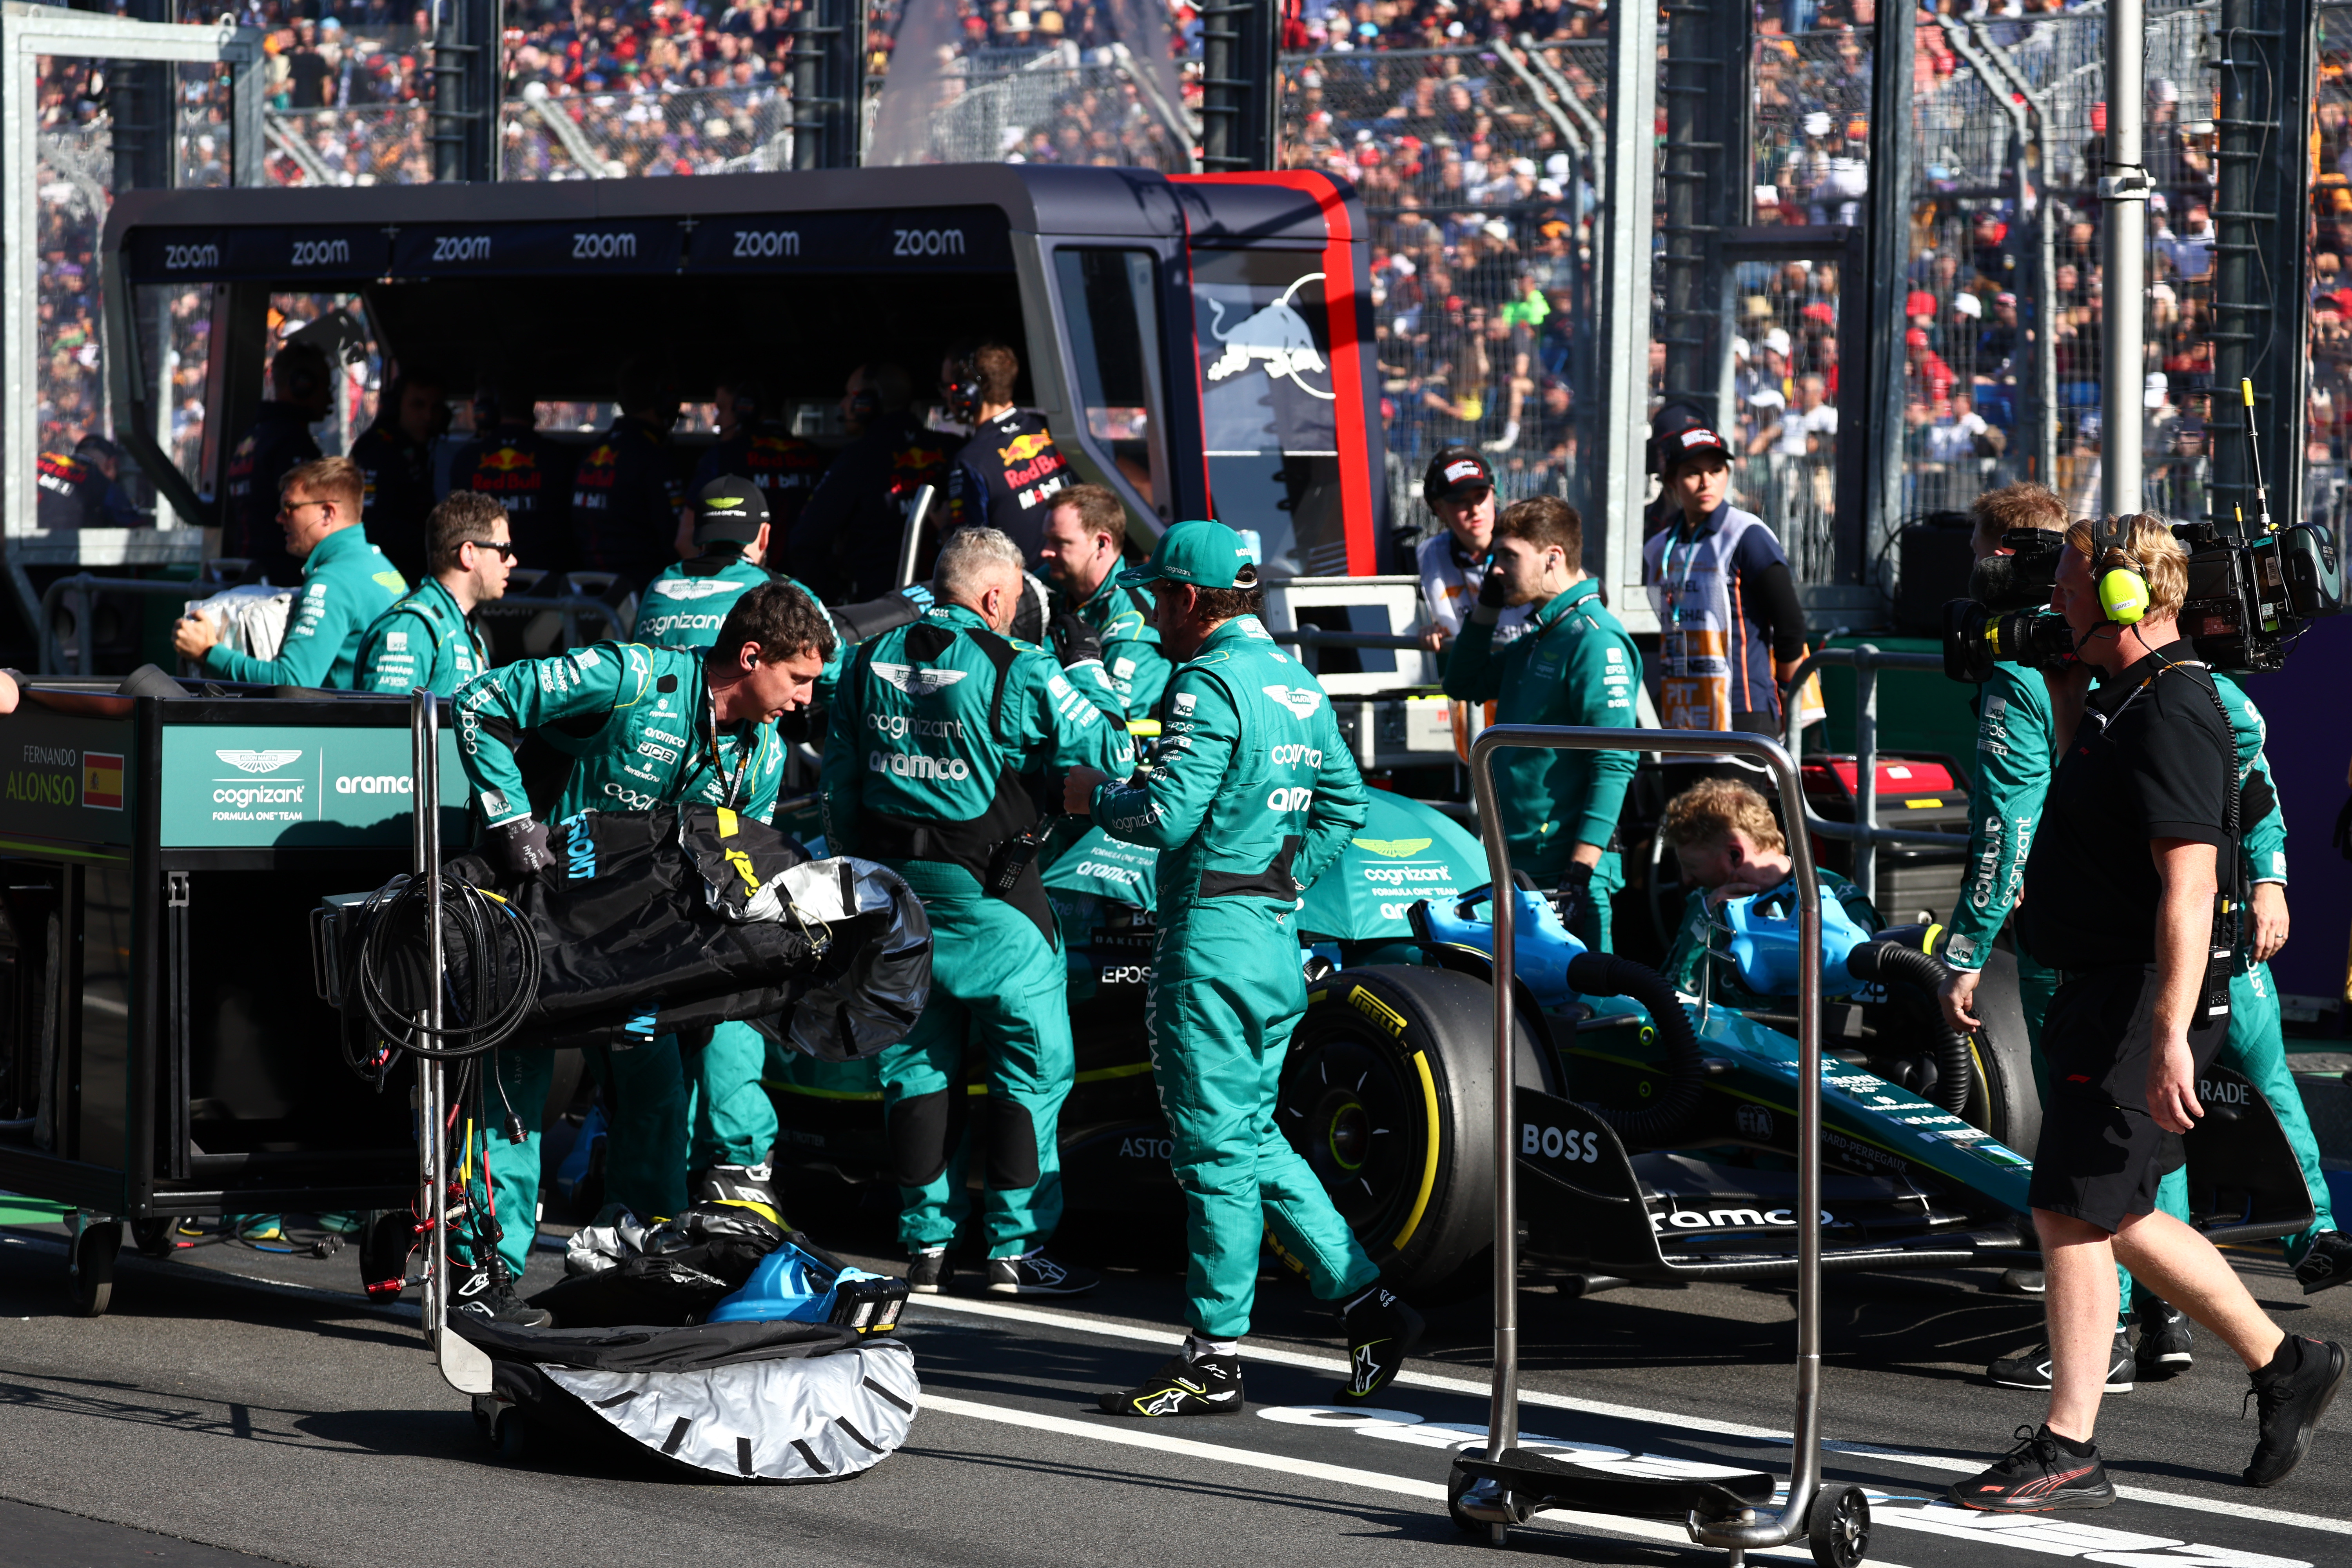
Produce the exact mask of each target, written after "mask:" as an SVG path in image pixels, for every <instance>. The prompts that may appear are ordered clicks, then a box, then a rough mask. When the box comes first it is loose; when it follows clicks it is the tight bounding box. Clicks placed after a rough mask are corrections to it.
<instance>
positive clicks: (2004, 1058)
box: [1960, 948, 2042, 1155]
mask: <svg viewBox="0 0 2352 1568" xmlns="http://www.w3.org/2000/svg"><path fill="white" fill-rule="evenodd" d="M1976 1016H1977V1017H1978V1018H1979V1019H1980V1020H1981V1021H1982V1022H1983V1024H1984V1027H1983V1028H1981V1029H1979V1030H1978V1031H1977V1032H1976V1033H1975V1034H1974V1035H1973V1036H1971V1037H1969V1054H1970V1055H1971V1056H1972V1057H1973V1058H1974V1059H1975V1064H1976V1074H1975V1077H1976V1082H1975V1083H1974V1084H1973V1085H1972V1086H1971V1087H1970V1088H1969V1102H1968V1104H1967V1105H1966V1106H1965V1107H1963V1108H1962V1109H1961V1111H1960V1118H1961V1120H1962V1121H1966V1122H1968V1123H1969V1125H1970V1126H1972V1127H1981V1128H1983V1129H1984V1130H1985V1131H1987V1132H1990V1133H1991V1134H1992V1135H1993V1136H1994V1137H1995V1138H1998V1139H2000V1141H2001V1142H2003V1143H2006V1144H2008V1145H2009V1146H2010V1147H2011V1148H2012V1149H2014V1150H2016V1151H2017V1152H2020V1153H2021V1154H2026V1155H2031V1154H2032V1152H2033V1146H2034V1145H2035V1144H2036V1143H2039V1142H2041V1141H2042V1091H2041V1089H2040V1087H2039V1086H2038V1085H2037V1084H2036V1083H2035V1082H2034V1080H2033V1050H2032V1046H2031V1045H2030V1044H2029V1043H2028V1041H2027V1038H2026V1034H2025V1007H2024V1005H2023V1004H2022V1002H2021V1000H2020V998H2019V995H2018V986H2017V959H2016V957H2015V955H2014V954H2011V953H2008V952H2002V951H2001V950H2000V949H1999V948H1995V949H1993V951H1992V955H1991V956H1990V958H1988V959H1987V960H1986V961H1985V966H1984V971H1983V973H1982V975H1981V977H1980V978H1979V980H1978V981H1977V994H1976Z"/></svg>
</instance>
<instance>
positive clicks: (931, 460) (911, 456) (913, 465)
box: [890, 447, 948, 477]
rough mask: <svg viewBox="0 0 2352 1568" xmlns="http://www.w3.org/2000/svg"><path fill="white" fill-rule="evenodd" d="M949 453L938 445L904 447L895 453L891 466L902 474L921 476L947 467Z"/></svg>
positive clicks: (892, 456)
mask: <svg viewBox="0 0 2352 1568" xmlns="http://www.w3.org/2000/svg"><path fill="white" fill-rule="evenodd" d="M947 461H948V455H947V453H946V452H944V451H942V450H941V449H940V448H939V447H901V448H899V450H898V451H897V452H896V453H893V454H892V455H891V458H890V466H891V467H892V468H895V469H897V470H898V472H899V473H902V474H912V475H915V476H918V477H919V476H921V475H924V474H928V473H929V472H930V471H931V470H932V469H933V468H945V467H947Z"/></svg>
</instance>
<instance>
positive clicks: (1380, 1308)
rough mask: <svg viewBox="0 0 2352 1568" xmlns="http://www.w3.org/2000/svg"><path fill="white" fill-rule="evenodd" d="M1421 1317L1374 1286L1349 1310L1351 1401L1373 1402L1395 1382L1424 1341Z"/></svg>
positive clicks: (1344, 1391) (1348, 1390)
mask: <svg viewBox="0 0 2352 1568" xmlns="http://www.w3.org/2000/svg"><path fill="white" fill-rule="evenodd" d="M1421 1329H1422V1323H1421V1314H1420V1313H1419V1312H1416V1311H1414V1310H1412V1308H1411V1307H1408V1306H1406V1305H1405V1304H1404V1298H1403V1297H1402V1296H1399V1295H1398V1294H1397V1293H1396V1292H1395V1291H1393V1290H1383V1289H1381V1288H1380V1287H1379V1286H1377V1285H1375V1286H1373V1287H1372V1288H1371V1289H1369V1290H1367V1291H1365V1292H1364V1293H1363V1294H1362V1295H1360V1296H1359V1297H1357V1298H1356V1300H1355V1303H1354V1304H1353V1305H1352V1306H1350V1307H1349V1309H1348V1365H1349V1368H1350V1369H1351V1370H1350V1372H1349V1377H1348V1382H1347V1385H1346V1386H1345V1387H1343V1388H1342V1389H1340V1390H1339V1392H1340V1394H1343V1395H1344V1396H1346V1397H1347V1398H1349V1399H1370V1397H1371V1396H1372V1395H1373V1394H1378V1393H1379V1392H1380V1391H1381V1389H1383V1388H1386V1387H1387V1386H1388V1385H1389V1384H1391V1383H1393V1382H1395V1381H1396V1374H1397V1373H1400V1372H1402V1371H1403V1370H1404V1358H1405V1357H1406V1356H1408V1355H1410V1354H1412V1347H1413V1346H1415V1345H1417V1344H1419V1343H1420V1342H1421Z"/></svg>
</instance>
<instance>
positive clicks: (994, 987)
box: [824, 528, 1135, 1296]
mask: <svg viewBox="0 0 2352 1568" xmlns="http://www.w3.org/2000/svg"><path fill="white" fill-rule="evenodd" d="M932 582H933V584H934V587H935V589H936V591H937V594H938V602H937V603H935V604H934V605H932V606H931V607H930V608H929V610H927V611H925V612H924V614H923V616H922V618H921V619H920V620H919V621H917V622H916V623H915V624H914V625H912V626H899V627H897V628H894V629H893V630H891V631H888V632H886V633H884V634H883V635H882V636H880V637H874V638H871V639H869V640H867V641H866V642H864V643H861V644H859V645H858V648H857V655H856V658H854V659H853V660H851V662H850V665H849V668H848V670H847V672H846V674H845V676H844V678H843V679H842V682H841V684H840V687H839V688H838V689H837V691H836V693H835V700H834V703H833V709H832V715H831V733H830V735H829V736H828V738H827V740H826V743H825V751H824V836H825V844H826V847H827V848H828V849H830V850H831V851H832V852H833V853H835V854H837V855H844V854H846V855H862V856H866V857H868V858H874V859H878V860H883V861H886V862H887V863H888V864H889V865H890V866H892V867H893V868H896V869H897V870H898V873H899V874H900V875H901V876H903V877H905V878H906V879H907V883H908V886H909V887H911V888H913V889H914V890H915V891H916V893H917V894H919V896H920V897H921V899H922V900H923V906H924V909H925V910H926V911H927V912H928V913H929V916H930V921H931V941H932V944H933V945H932V960H931V994H930V1000H929V1002H928V1003H927V1004H926V1005H924V1008H923V1016H922V1017H921V1018H920V1019H919V1020H918V1021H917V1022H916V1025H915V1029H914V1032H913V1033H912V1034H910V1035H908V1037H907V1038H906V1039H904V1040H902V1041H900V1042H899V1043H898V1044H897V1045H895V1046H892V1047H889V1048H888V1049H887V1050H886V1051H884V1052H883V1053H882V1058H881V1077H882V1096H883V1107H884V1111H883V1113H884V1116H885V1118H886V1119H887V1124H888V1129H889V1134H890V1147H891V1152H892V1156H893V1159H894V1161H895V1163H896V1164H897V1167H898V1234H899V1237H900V1238H901V1239H902V1240H904V1241H905V1242H906V1244H907V1251H908V1270H907V1280H908V1287H909V1288H910V1289H915V1290H919V1291H922V1292H924V1293H925V1294H935V1293H937V1292H938V1291H939V1290H940V1289H941V1288H942V1287H943V1286H944V1285H945V1284H946V1283H947V1280H948V1279H949V1277H950V1274H951V1272H952V1267H951V1265H950V1262H949V1260H948V1257H947V1248H948V1246H949V1244H950V1243H951V1242H952V1241H953V1240H954V1239H955V1236H956V1231H957V1229H958V1228H959V1226H961V1224H962V1221H963V1219H964V1216H965V1215H967V1214H968V1213H969V1212H970V1210H971V1199H970V1198H969V1197H968V1196H967V1195H966V1194H965V1187H964V1166H965V1158H966V1155H965V1145H966V1140H965V1137H964V1126H963V1123H964V1120H965V1114H966V1108H967V1105H968V1103H969V1101H970V1099H971V1097H970V1096H967V1095H966V1094H965V1093H964V1092H963V1089H964V1068H963V1064H964V1059H965V1056H966V1054H967V1052H969V1051H973V1050H977V1051H978V1052H980V1053H981V1054H982V1056H983V1057H984V1058H985V1060H986V1062H987V1069H986V1084H987V1093H986V1095H985V1096H983V1097H982V1100H981V1101H980V1103H981V1105H982V1108H983V1114H985V1115H986V1116H987V1118H988V1123H989V1125H988V1129H987V1132H988V1137H987V1143H988V1173H987V1174H988V1186H987V1192H986V1194H985V1195H984V1196H983V1197H982V1201H981V1230H982V1237H983V1239H984V1241H985V1242H986V1245H987V1249H988V1250H987V1266H988V1288H989V1289H991V1290H993V1291H996V1292H998V1293H1000V1294H1006V1295H1022V1296H1074V1295H1076V1294H1078V1293H1079V1292H1081V1291H1085V1290H1091V1289H1094V1287H1095V1284H1096V1279H1095V1277H1094V1276H1093V1275H1092V1274H1091V1273H1088V1272H1087V1270H1085V1269H1082V1268H1070V1267H1068V1266H1066V1265H1064V1264H1061V1263H1057V1262H1055V1260H1054V1259H1053V1258H1049V1257H1047V1256H1046V1254H1045V1242H1046V1240H1047V1239H1048V1238H1050V1237H1052V1235H1053V1232H1054V1227H1055V1225H1056V1224H1058V1223H1059V1222H1060V1220H1061V1217H1062V1168H1061V1155H1060V1151H1059V1148H1058V1129H1059V1125H1060V1119H1061V1111H1062V1102H1063V1100H1066V1098H1068V1096H1069V1092H1070V1084H1071V1082H1072V1079H1073V1078H1074V1077H1075V1075H1076V1070H1077V1063H1076V1055H1075V1052H1074V1050H1073V1047H1072V1045H1071V1041H1070V1016H1069V1002H1068V995H1067V989H1066V987H1067V978H1068V971H1067V967H1066V963H1065V962H1064V959H1063V953H1062V943H1061V938H1060V936H1059V934H1058V933H1057V932H1056V931H1055V926H1054V913H1053V910H1052V908H1051V906H1050V905H1048V904H1047V902H1046V900H1045V883H1044V881H1043V880H1042V879H1040V877H1039V876H1038V872H1037V867H1036V864H1035V858H1034V857H1035V849H1036V846H1037V842H1038V838H1037V829H1038V825H1039V821H1040V816H1039V813H1038V809H1037V804H1036V802H1035V801H1034V799H1032V798H1031V795H1030V794H1029V790H1028V786H1027V785H1025V784H1024V783H1023V782H1022V775H1023V774H1024V773H1029V772H1031V771H1033V770H1034V769H1035V768H1037V767H1039V766H1041V765H1042V766H1044V767H1045V768H1047V769H1049V770H1060V769H1064V768H1069V767H1074V766H1080V765H1087V766H1108V767H1111V768H1116V769H1118V771H1119V772H1121V773H1125V772H1126V771H1127V770H1128V769H1129V767H1131V766H1132V765H1133V763H1134V761H1135V752H1134V749H1133V746H1132V743H1131V742H1129V740H1128V738H1127V731H1126V730H1125V728H1124V727H1123V726H1122V725H1120V724H1119V723H1118V722H1116V720H1117V719H1118V713H1117V711H1116V710H1115V709H1110V710H1108V711H1107V710H1106V709H1105V708H1104V707H1100V706H1097V702H1096V701H1095V700H1094V699H1093V698H1092V697H1091V696H1090V695H1089V694H1088V693H1087V691H1086V690H1085V689H1084V686H1083V685H1080V684H1074V683H1073V682H1071V681H1070V680H1068V679H1066V678H1065V677H1064V675H1063V673H1062V671H1061V670H1060V669H1058V668H1055V664H1054V661H1053V659H1052V658H1050V657H1048V656H1047V655H1046V654H1045V651H1044V650H1043V649H1040V648H1036V647H1030V646H1028V645H1026V644H1018V643H1014V642H1012V641H1010V640H1008V639H1007V638H1006V637H1004V635H1003V633H1004V629H1005V628H1006V627H1007V626H1010V625H1011V624H1012V620H1013V610H1014V608H1015V606H1016V605H1018V604H1019V602H1020V597H1021V590H1022V575H1021V551H1020V547H1019V546H1017V545H1015V544H1014V543H1013V541H1012V540H1010V539H1008V538H1006V537H1005V536H1004V535H1003V533H1001V532H999V531H997V530H995V529H992V528H968V529H962V530H959V531H956V532H955V533H952V534H950V535H949V536H948V540H947V542H946V543H945V544H944V545H942V546H941V547H940V560H939V568H938V571H937V573H936V574H935V575H934V577H933V579H932ZM1104 702H1105V703H1106V704H1107V703H1108V693H1106V694H1105V695H1104ZM1050 776H1051V774H1050V773H1049V774H1048V777H1049V778H1050Z"/></svg>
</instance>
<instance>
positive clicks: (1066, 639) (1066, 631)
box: [1045, 610, 1103, 669]
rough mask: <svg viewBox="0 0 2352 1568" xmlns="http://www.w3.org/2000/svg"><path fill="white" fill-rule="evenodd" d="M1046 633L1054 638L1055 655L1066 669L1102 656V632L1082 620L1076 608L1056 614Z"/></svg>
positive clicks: (1099, 658) (1097, 659)
mask: <svg viewBox="0 0 2352 1568" xmlns="http://www.w3.org/2000/svg"><path fill="white" fill-rule="evenodd" d="M1045 635H1046V636H1047V637H1050V638H1051V639H1052V640H1053V644H1054V657H1055V658H1057V659H1059V660H1061V661H1062V668H1064V669H1067V668H1070V666H1072V665H1074V664H1085V663H1087V661H1088V660H1090V659H1091V660H1095V661H1097V662H1099V661H1100V660H1101V658H1102V656H1103V645H1102V633H1100V632H1098V631H1097V630H1095V628H1094V627H1092V626H1088V625H1087V623H1086V622H1085V621H1083V620H1081V619H1080V618H1079V617H1078V613H1077V612H1076V610H1064V611H1063V612H1062V613H1061V614H1060V615H1058V616H1055V617H1054V619H1053V622H1052V624H1051V625H1049V626H1047V627H1046V628H1045Z"/></svg>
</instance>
